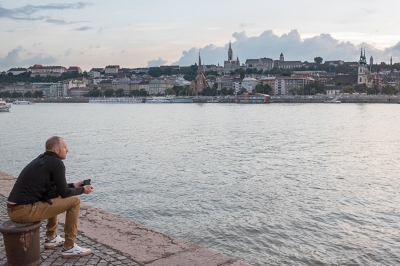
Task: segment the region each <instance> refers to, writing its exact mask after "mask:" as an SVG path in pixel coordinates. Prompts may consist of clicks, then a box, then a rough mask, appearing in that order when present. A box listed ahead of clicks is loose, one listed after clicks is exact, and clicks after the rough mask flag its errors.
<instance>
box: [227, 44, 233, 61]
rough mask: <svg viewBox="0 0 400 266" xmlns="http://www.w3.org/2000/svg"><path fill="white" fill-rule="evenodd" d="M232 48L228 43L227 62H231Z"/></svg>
mask: <svg viewBox="0 0 400 266" xmlns="http://www.w3.org/2000/svg"><path fill="white" fill-rule="evenodd" d="M232 54H233V53H232V46H231V41H229V50H228V61H232Z"/></svg>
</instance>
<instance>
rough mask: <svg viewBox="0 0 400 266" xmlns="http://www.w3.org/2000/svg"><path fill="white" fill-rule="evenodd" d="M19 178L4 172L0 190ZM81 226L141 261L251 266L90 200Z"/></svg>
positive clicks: (149, 265) (151, 265)
mask: <svg viewBox="0 0 400 266" xmlns="http://www.w3.org/2000/svg"><path fill="white" fill-rule="evenodd" d="M15 180H16V178H15V177H13V176H11V175H9V174H6V173H3V172H0V184H1V185H0V194H1V195H3V196H5V197H7V196H8V195H9V193H10V190H11V188H12V187H13V185H14V183H15ZM3 212H5V208H4V209H3ZM64 221H65V217H64V216H63V215H60V222H61V223H63V222H64ZM78 230H79V232H80V233H81V234H84V235H85V236H86V237H89V238H91V239H93V240H94V241H97V242H98V243H99V244H103V245H106V246H109V247H112V248H113V249H114V250H116V251H119V252H121V254H123V255H124V256H126V257H128V258H131V259H132V260H133V261H135V262H136V263H138V264H139V265H146V266H169V265H171V266H174V265H187V266H189V265H190V266H200V265H201V266H213V265H215V266H218V265H219V266H222V265H223V266H249V264H247V263H245V262H243V261H240V260H238V259H236V258H233V257H229V256H227V255H224V254H221V253H218V252H215V251H212V250H210V249H207V248H204V247H201V246H198V245H196V244H193V243H190V242H186V241H184V240H181V239H178V238H175V237H171V236H168V235H166V234H164V233H161V232H158V231H156V230H154V229H151V228H149V227H146V226H143V225H140V224H137V223H135V222H132V221H130V220H128V219H124V218H121V217H119V216H117V215H114V214H110V213H108V212H106V211H104V210H101V209H99V208H95V207H92V206H89V205H86V204H82V205H81V212H80V218H79V224H78ZM79 265H83V264H79Z"/></svg>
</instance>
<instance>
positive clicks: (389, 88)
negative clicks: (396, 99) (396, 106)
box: [382, 85, 397, 94]
mask: <svg viewBox="0 0 400 266" xmlns="http://www.w3.org/2000/svg"><path fill="white" fill-rule="evenodd" d="M396 92H397V90H396V88H395V87H393V86H391V85H385V86H383V87H382V93H383V94H396Z"/></svg>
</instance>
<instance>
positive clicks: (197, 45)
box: [0, 0, 400, 71]
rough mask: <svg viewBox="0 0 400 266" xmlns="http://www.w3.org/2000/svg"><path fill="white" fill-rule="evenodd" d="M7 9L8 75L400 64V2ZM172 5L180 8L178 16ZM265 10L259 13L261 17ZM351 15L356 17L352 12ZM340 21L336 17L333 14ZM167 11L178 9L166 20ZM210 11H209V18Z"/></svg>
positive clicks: (7, 5)
mask: <svg viewBox="0 0 400 266" xmlns="http://www.w3.org/2000/svg"><path fill="white" fill-rule="evenodd" d="M202 3H203V4H202V5H199V7H197V6H193V4H192V3H191V2H190V1H183V0H175V1H173V2H172V1H159V0H156V1H146V2H143V1H118V3H117V4H115V3H109V2H108V1H104V0H101V1H96V2H73V3H68V2H66V1H59V0H54V1H37V2H35V4H33V5H32V4H30V1H26V0H21V1H18V3H17V2H14V1H9V0H6V1H1V2H0V19H1V20H2V23H1V28H0V29H1V32H2V35H3V36H4V37H3V38H4V39H6V40H7V42H2V44H1V48H2V49H1V52H0V70H1V71H7V70H8V69H10V68H13V67H24V68H28V67H30V66H33V65H34V64H42V65H60V66H65V67H67V68H68V67H69V66H79V67H80V68H81V69H82V70H86V71H89V70H90V69H91V68H97V67H103V68H104V67H105V66H107V65H120V66H121V67H124V68H138V67H151V66H162V65H180V66H189V65H193V64H194V63H197V62H198V54H199V52H200V53H201V59H202V64H205V65H209V64H215V65H218V64H219V65H222V66H223V63H224V61H225V60H227V55H228V46H229V42H230V41H231V42H232V50H233V58H234V59H236V58H239V61H240V62H241V63H244V62H245V60H246V59H257V58H263V57H267V58H272V59H274V60H277V59H278V58H279V54H280V53H281V52H282V53H283V54H284V56H285V61H308V62H313V60H314V57H318V56H320V57H322V58H323V60H324V61H330V60H343V61H357V60H358V59H359V55H360V48H361V47H365V48H366V56H367V60H368V62H369V58H370V56H371V55H372V56H373V58H374V63H375V64H376V63H378V64H379V63H380V62H385V63H388V62H389V61H390V58H391V57H392V58H393V63H395V62H400V42H399V41H400V29H397V28H394V27H393V26H394V25H396V24H397V21H398V20H399V18H397V14H396V10H397V9H396V7H399V8H400V3H397V2H394V3H392V2H390V1H388V0H384V1H381V2H380V4H379V5H376V4H373V3H365V1H360V0H356V1H352V2H351V3H348V2H347V1H344V0H339V1H337V2H336V3H335V4H334V5H324V6H321V5H320V2H319V1H316V0H302V1H298V2H295V3H292V2H289V1H288V0H286V1H285V0H284V1H281V2H279V3H273V5H272V4H270V3H271V2H268V1H266V2H261V3H259V2H258V1H255V0H250V1H248V2H246V3H243V2H241V1H238V0H232V1H228V0H220V1H218V2H215V1H210V0H203V1H202ZM171 6H172V8H171ZM255 6H257V8H254V7H255ZM343 6H346V9H343V8H342V7H343ZM327 9H329V11H330V14H332V15H327V14H326V10H327ZM165 10H168V12H166V11H165ZM200 10H201V11H200Z"/></svg>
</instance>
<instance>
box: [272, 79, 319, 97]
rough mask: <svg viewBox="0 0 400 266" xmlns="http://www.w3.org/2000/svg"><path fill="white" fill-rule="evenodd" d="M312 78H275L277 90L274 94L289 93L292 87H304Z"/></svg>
mask: <svg viewBox="0 0 400 266" xmlns="http://www.w3.org/2000/svg"><path fill="white" fill-rule="evenodd" d="M312 80H313V79H311V78H304V77H295V76H293V77H278V78H276V79H275V90H274V95H287V94H289V91H290V89H293V88H304V86H305V85H307V84H308V83H309V82H310V81H312Z"/></svg>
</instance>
